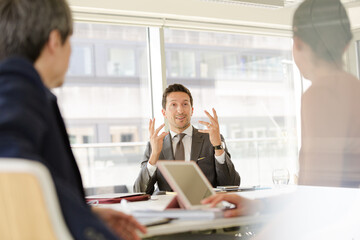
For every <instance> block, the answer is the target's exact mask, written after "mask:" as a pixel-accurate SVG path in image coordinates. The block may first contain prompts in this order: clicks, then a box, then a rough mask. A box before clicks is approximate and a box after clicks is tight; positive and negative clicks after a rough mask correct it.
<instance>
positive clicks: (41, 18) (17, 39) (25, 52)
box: [0, 0, 73, 62]
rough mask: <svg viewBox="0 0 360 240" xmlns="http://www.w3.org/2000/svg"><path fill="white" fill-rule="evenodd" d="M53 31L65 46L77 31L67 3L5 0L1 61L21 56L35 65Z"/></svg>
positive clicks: (0, 18)
mask: <svg viewBox="0 0 360 240" xmlns="http://www.w3.org/2000/svg"><path fill="white" fill-rule="evenodd" d="M53 30H58V31H59V33H60V35H61V40H62V42H63V43H64V42H65V41H66V39H67V37H68V36H69V35H71V34H72V32H73V20H72V16H71V11H70V8H69V6H68V4H67V2H66V0H31V1H30V0H1V1H0V61H1V60H4V59H5V58H8V57H11V56H21V57H25V58H27V59H28V60H30V61H31V62H35V61H36V59H37V58H38V57H39V55H40V53H41V50H42V49H43V48H44V46H45V44H46V42H47V41H48V39H49V35H50V33H51V31H53Z"/></svg>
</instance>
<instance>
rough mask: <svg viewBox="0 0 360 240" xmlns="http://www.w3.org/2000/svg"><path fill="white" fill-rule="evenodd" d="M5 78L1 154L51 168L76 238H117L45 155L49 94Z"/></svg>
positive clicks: (0, 101) (1, 101) (1, 91)
mask: <svg viewBox="0 0 360 240" xmlns="http://www.w3.org/2000/svg"><path fill="white" fill-rule="evenodd" d="M3 80H4V79H0V84H1V86H2V87H1V88H0V113H1V115H0V157H8V158H24V159H29V160H33V161H38V162H40V163H42V164H44V165H45V166H46V167H47V168H48V169H49V170H50V173H51V176H52V178H53V181H54V184H55V188H56V192H57V195H58V198H59V202H60V206H61V210H62V213H63V215H64V219H65V222H66V224H67V226H68V228H69V230H70V232H71V233H72V235H73V237H74V238H75V239H84V240H85V239H86V240H87V239H95V238H94V236H97V237H98V238H97V239H117V238H116V237H115V235H113V233H112V232H111V231H110V230H109V229H108V228H107V227H106V226H105V225H104V224H103V223H102V222H101V221H100V220H99V218H97V216H95V215H94V214H93V213H92V211H91V209H90V207H89V206H87V204H86V203H85V200H84V199H83V198H82V196H79V194H78V192H77V191H74V190H73V188H74V186H69V184H67V183H66V182H65V181H63V178H62V177H61V176H58V175H57V174H56V173H55V171H53V170H52V169H51V167H50V166H49V164H48V163H47V162H46V159H43V157H42V155H41V149H42V148H43V146H44V144H46V142H44V137H43V136H44V134H45V132H46V131H47V129H46V128H47V123H46V112H45V111H44V102H46V97H45V95H44V96H42V95H41V91H40V93H39V91H37V89H34V88H33V87H32V86H31V85H30V84H29V85H26V82H25V81H23V82H21V81H17V79H14V81H11V80H13V79H9V80H10V81H3ZM10 82H11V83H10ZM45 108H46V107H45Z"/></svg>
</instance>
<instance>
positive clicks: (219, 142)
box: [134, 84, 240, 193]
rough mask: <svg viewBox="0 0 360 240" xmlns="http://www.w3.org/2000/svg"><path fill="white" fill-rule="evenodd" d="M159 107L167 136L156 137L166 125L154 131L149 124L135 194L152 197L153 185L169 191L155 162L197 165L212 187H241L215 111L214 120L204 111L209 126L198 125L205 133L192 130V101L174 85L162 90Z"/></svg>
mask: <svg viewBox="0 0 360 240" xmlns="http://www.w3.org/2000/svg"><path fill="white" fill-rule="evenodd" d="M162 107H163V109H162V114H163V115H164V117H165V118H166V119H167V120H168V122H169V126H170V132H163V133H161V134H159V132H160V131H161V129H162V128H163V127H164V126H165V124H162V125H161V126H160V127H158V128H157V129H156V130H155V119H152V120H150V122H149V134H150V142H149V143H148V145H147V148H146V150H145V155H144V161H143V162H142V163H141V171H140V174H139V176H138V178H137V179H136V182H135V185H134V191H135V192H146V193H153V192H154V190H155V187H154V184H155V183H157V184H158V188H159V190H161V191H171V188H170V186H169V184H168V183H167V182H166V180H165V178H164V177H163V176H162V174H161V173H160V172H159V171H158V170H157V167H156V163H157V161H158V160H185V161H196V163H197V164H198V165H199V167H200V169H201V170H202V171H203V173H204V174H205V176H206V177H207V179H208V180H209V182H210V183H211V184H212V185H213V186H214V187H216V186H221V185H240V176H239V174H238V173H237V172H236V170H235V168H234V165H233V163H232V162H231V159H230V154H229V152H228V151H227V148H226V147H225V143H224V138H223V137H222V136H221V135H220V129H219V122H218V117H217V114H216V111H215V109H213V116H211V115H210V114H209V113H208V112H207V111H205V114H206V115H207V117H208V118H209V121H210V122H204V121H199V122H200V123H201V124H203V125H205V126H206V127H207V130H198V129H196V128H194V127H193V126H192V125H191V123H190V121H191V117H192V114H193V111H194V108H193V98H192V96H191V93H190V91H189V89H187V88H186V87H184V86H183V85H181V84H173V85H170V86H168V87H167V88H166V89H165V91H164V94H163V98H162Z"/></svg>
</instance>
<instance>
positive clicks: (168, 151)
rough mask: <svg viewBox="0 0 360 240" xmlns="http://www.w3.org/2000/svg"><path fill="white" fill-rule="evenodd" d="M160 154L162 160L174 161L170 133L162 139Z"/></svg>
mask: <svg viewBox="0 0 360 240" xmlns="http://www.w3.org/2000/svg"><path fill="white" fill-rule="evenodd" d="M162 153H163V155H164V160H174V153H173V149H172V142H171V135H170V133H169V134H168V135H166V136H165V138H164V142H163V149H162Z"/></svg>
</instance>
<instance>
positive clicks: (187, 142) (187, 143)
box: [147, 125, 225, 176]
mask: <svg viewBox="0 0 360 240" xmlns="http://www.w3.org/2000/svg"><path fill="white" fill-rule="evenodd" d="M182 133H185V136H184V137H183V139H182V141H183V144H184V151H185V159H184V160H185V161H187V162H189V161H190V160H191V159H190V155H191V143H192V135H193V126H192V125H190V126H189V127H188V128H186V129H185V130H184V131H183V132H182ZM176 135H177V133H176V132H173V131H171V130H170V137H171V139H172V147H173V151H174V153H175V151H176V144H177V143H178V141H179V139H180V138H179V136H176ZM214 156H215V159H216V161H218V163H220V164H224V163H225V152H223V154H221V155H220V156H216V155H214ZM156 168H157V167H156V166H153V165H151V164H150V163H149V162H148V163H147V169H148V172H149V174H150V176H152V175H154V173H155V171H156Z"/></svg>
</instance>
